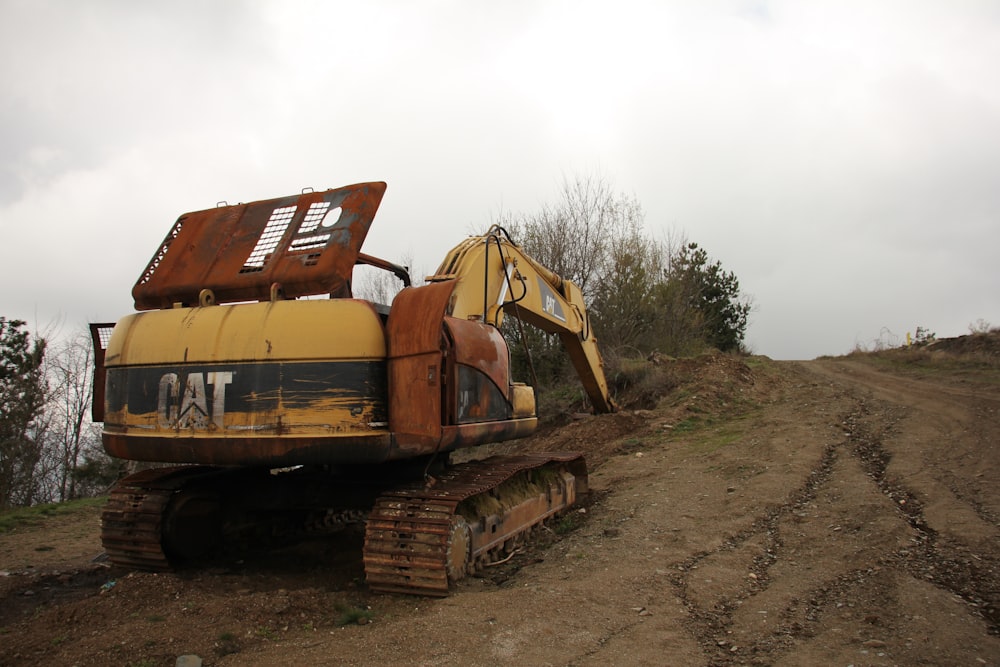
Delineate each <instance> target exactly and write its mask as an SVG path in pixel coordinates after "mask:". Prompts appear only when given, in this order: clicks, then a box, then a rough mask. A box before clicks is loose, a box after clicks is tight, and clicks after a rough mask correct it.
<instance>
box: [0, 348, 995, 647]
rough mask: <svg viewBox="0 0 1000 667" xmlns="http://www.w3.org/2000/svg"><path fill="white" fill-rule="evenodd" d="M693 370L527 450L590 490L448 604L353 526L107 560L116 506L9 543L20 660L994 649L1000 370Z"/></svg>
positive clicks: (1, 636) (8, 613) (831, 362)
mask: <svg viewBox="0 0 1000 667" xmlns="http://www.w3.org/2000/svg"><path fill="white" fill-rule="evenodd" d="M685 371H686V372H687V375H686V376H685V377H686V379H684V380H682V381H680V382H679V383H678V386H676V387H674V388H673V390H672V391H671V392H670V393H669V394H666V395H664V396H663V397H662V398H661V399H660V400H659V402H658V403H657V404H656V406H655V407H653V408H651V409H643V410H627V411H624V412H623V413H620V414H617V415H609V416H602V417H589V418H585V419H578V420H576V421H572V422H570V423H568V424H566V425H564V426H562V427H561V428H559V429H555V430H552V431H550V432H549V433H548V434H547V435H543V436H541V437H539V438H537V439H536V441H533V442H531V443H528V444H527V446H528V447H530V448H533V449H543V448H551V447H561V448H567V449H580V450H583V451H585V452H587V453H588V459H589V460H590V462H591V470H592V472H591V486H592V488H593V489H594V493H593V497H592V499H591V501H590V502H589V504H588V505H587V506H586V507H585V508H584V510H585V511H577V512H574V513H572V514H570V515H569V516H567V517H565V518H564V519H562V520H561V521H559V522H558V523H557V524H555V525H553V526H552V527H551V530H549V531H547V532H544V533H543V534H542V536H541V538H540V541H539V543H538V544H537V546H535V547H533V548H532V549H530V550H529V551H527V552H525V553H521V554H518V555H517V556H516V557H515V558H513V559H512V560H511V561H510V562H508V563H505V564H502V565H498V566H497V567H495V568H491V569H490V570H489V571H488V572H487V573H486V576H485V577H482V578H469V579H466V580H465V581H463V582H462V583H461V584H460V585H459V586H458V588H457V590H456V591H455V592H454V594H453V595H452V596H451V597H449V598H446V599H428V598H417V597H403V596H388V595H374V594H370V593H369V592H367V591H366V589H365V588H364V585H363V583H362V580H363V574H362V570H361V561H360V548H361V543H360V539H359V538H358V536H357V535H352V534H347V535H343V536H341V537H338V538H336V539H335V540H333V541H327V542H322V543H318V542H317V543H311V544H307V545H303V546H301V547H298V548H296V549H287V550H285V551H282V552H277V553H272V554H267V555H255V556H247V557H246V558H245V559H244V560H242V561H241V562H233V563H228V564H223V565H221V566H217V567H214V568H212V569H210V570H207V571H206V570H203V571H197V572H187V573H180V574H159V575H155V574H143V573H129V572H127V571H123V570H119V569H115V568H106V567H103V566H101V565H99V564H97V565H95V564H90V562H89V561H90V559H91V558H92V557H93V556H95V555H97V554H98V553H99V552H100V545H99V541H98V536H97V533H98V518H97V516H96V513H91V514H87V515H79V516H76V517H72V518H70V519H67V520H52V521H50V522H49V523H47V524H46V525H45V526H44V527H42V528H39V529H25V530H19V531H15V532H13V533H7V534H3V535H0V570H2V571H4V576H0V595H2V600H3V601H2V605H0V664H3V665H36V664H48V665H81V666H86V665H108V664H119V665H134V666H139V665H143V666H152V665H164V666H167V665H173V664H174V661H175V660H176V658H177V656H180V655H182V654H189V653H190V654H197V655H199V656H201V657H202V658H203V659H204V661H205V664H206V665H284V664H288V665H293V664H294V665H307V664H316V665H320V664H331V665H385V664H399V665H404V664H405V665H508V664H509V665H515V664H516V665H579V666H584V665H609V664H622V665H625V664H634V665H741V664H749V665H820V664H822V665H844V666H846V665H857V666H860V665H1000V456H998V453H997V445H998V443H1000V372H998V371H997V370H995V367H994V369H990V368H978V369H973V368H969V367H964V366H951V365H947V364H945V365H940V366H938V365H934V366H909V365H906V364H890V363H888V362H885V361H884V360H881V359H874V358H873V359H866V358H853V357H850V358H840V359H826V360H817V361H810V362H774V361H771V360H768V359H761V358H753V359H750V360H748V361H746V362H743V361H739V360H735V359H733V358H730V357H722V356H718V355H716V356H710V357H705V358H702V359H700V360H698V361H697V362H688V365H687V366H685ZM29 566H30V567H29ZM359 621H360V623H359Z"/></svg>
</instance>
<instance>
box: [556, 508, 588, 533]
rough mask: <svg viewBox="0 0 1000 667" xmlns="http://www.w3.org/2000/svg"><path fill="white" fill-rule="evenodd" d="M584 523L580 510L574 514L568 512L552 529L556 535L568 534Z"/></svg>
mask: <svg viewBox="0 0 1000 667" xmlns="http://www.w3.org/2000/svg"><path fill="white" fill-rule="evenodd" d="M581 525H583V519H582V518H581V516H580V514H579V513H578V512H573V513H572V514H566V515H564V516H562V517H560V518H559V520H558V521H556V524H555V525H554V526H552V531H553V532H554V533H555V534H556V535H566V534H567V533H572V532H573V531H574V530H576V529H577V528H579V527H580V526H581Z"/></svg>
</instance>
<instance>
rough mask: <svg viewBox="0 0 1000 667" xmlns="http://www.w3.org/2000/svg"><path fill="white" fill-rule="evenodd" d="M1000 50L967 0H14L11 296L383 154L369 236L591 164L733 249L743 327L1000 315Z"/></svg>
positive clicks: (445, 216) (90, 301)
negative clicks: (477, 0)
mask: <svg viewBox="0 0 1000 667" xmlns="http://www.w3.org/2000/svg"><path fill="white" fill-rule="evenodd" d="M996 62H1000V10H998V8H997V7H996V6H995V5H994V4H992V3H985V2H983V3H980V2H971V1H970V2H959V3H948V4H946V5H945V4H941V3H931V2H879V3H863V4H859V3H852V4H847V5H845V4H843V3H834V2H829V3H826V2H810V3H800V2H790V1H789V2H742V1H738V0H733V1H731V2H728V1H719V2H708V3H687V2H668V3H661V2H623V3H618V4H616V5H613V6H612V5H608V4H607V3H597V2H578V3H564V2H555V1H553V2H540V3H539V2H513V3H499V4H495V5H490V6H489V7H480V6H474V5H469V4H468V3H462V2H457V1H440V2H434V3H421V4H420V5H413V4H412V3H406V2H396V1H392V0H383V1H380V2H371V3H361V4H357V3H356V4H355V5H343V4H342V3H327V2H319V1H314V2H276V1H275V2H271V1H262V2H257V3H235V2H221V3H209V4H205V3H195V2H179V3H171V4H170V5H141V4H140V5H137V4H135V3H131V4H130V3H115V2H103V3H87V4H81V3H57V2H48V3H46V2H39V3H27V2H16V1H12V0H6V1H2V2H0V77H2V81H3V84H4V91H5V95H4V97H3V99H2V100H0V145H2V147H3V151H2V152H0V234H2V240H3V242H2V244H0V280H3V281H4V283H5V284H8V285H17V286H18V288H17V289H16V290H10V291H8V292H6V293H5V294H4V297H3V298H2V300H0V314H3V315H7V316H12V317H22V318H25V317H27V318H32V317H34V316H35V313H37V317H38V318H39V319H40V320H42V324H44V323H45V321H46V320H47V319H49V318H53V317H57V316H60V315H61V316H62V317H64V318H67V319H70V320H71V321H78V320H80V321H82V320H83V319H86V318H99V319H107V318H114V317H117V316H119V315H121V314H123V312H125V311H127V310H128V308H129V306H130V297H129V291H130V289H131V285H132V283H133V282H134V280H135V278H136V277H137V276H138V273H139V271H140V270H141V269H142V267H143V266H144V265H145V263H146V261H148V258H149V256H150V255H151V254H152V252H153V250H154V249H155V247H156V244H157V243H158V242H159V240H160V239H161V238H162V237H163V235H164V234H165V233H166V231H167V229H168V228H169V227H170V224H171V223H172V221H173V220H174V219H175V218H176V216H177V215H178V214H180V213H182V212H185V211H189V210H194V209H199V208H205V207H210V206H213V205H214V204H215V203H216V202H217V201H219V200H228V201H230V202H235V201H249V200H252V199H261V198H267V197H274V196H280V195H283V194H290V193H293V192H297V191H299V190H300V189H301V188H302V187H305V186H311V187H314V188H324V187H335V186H338V185H343V184H347V183H351V182H358V181H364V180H386V181H388V183H389V190H388V193H387V195H386V199H385V200H384V202H383V206H382V210H381V213H380V216H379V218H378V219H377V221H376V224H375V225H374V227H373V229H372V232H371V234H370V235H369V243H368V245H367V246H366V250H367V251H368V252H371V253H373V254H377V255H383V256H385V257H387V258H388V259H401V258H402V257H404V256H409V257H411V258H412V259H413V262H414V263H415V264H416V265H417V266H418V267H425V270H432V269H433V267H435V266H436V265H437V263H438V261H439V260H440V259H441V257H442V256H443V254H444V252H445V251H446V250H447V249H449V248H450V247H451V246H453V245H454V244H455V243H457V242H458V241H459V240H461V238H463V237H464V236H465V235H466V234H467V233H470V232H471V231H472V230H473V229H478V228H482V227H483V226H485V224H486V223H488V222H489V220H490V218H491V216H493V215H495V214H496V213H498V211H499V210H500V209H505V210H513V211H525V212H528V211H532V210H536V209H537V208H538V207H539V206H540V205H541V204H542V203H543V202H545V201H549V200H551V199H552V198H554V197H555V196H556V192H557V190H558V185H559V182H560V181H561V179H562V178H563V177H564V176H565V175H573V174H577V173H590V172H594V171H599V172H601V173H602V174H604V175H606V176H607V177H608V178H609V179H611V180H612V181H613V182H614V184H615V185H616V186H617V187H618V188H620V189H622V190H623V191H626V192H629V193H632V192H634V193H635V194H636V196H637V197H638V199H639V200H640V201H641V203H642V204H643V206H644V208H645V209H646V212H647V226H648V228H649V230H650V232H651V233H653V234H657V235H663V234H666V233H667V231H668V230H671V229H673V230H683V231H684V232H685V233H686V235H687V236H688V237H689V238H690V240H692V241H696V242H698V243H700V244H701V245H702V246H703V247H705V248H706V249H707V250H708V251H709V253H710V254H711V255H712V256H713V257H715V258H717V259H720V260H721V261H722V262H723V265H724V266H725V267H726V268H728V269H731V270H733V271H735V272H736V273H737V275H738V276H739V278H740V281H741V284H742V286H743V287H744V289H745V290H746V291H747V292H749V293H751V294H753V296H754V299H755V301H756V303H757V306H758V308H757V311H756V312H755V313H754V316H753V323H752V326H751V329H750V340H751V342H752V343H753V344H754V347H755V348H756V349H757V350H758V351H759V352H762V353H765V354H769V355H772V356H776V357H803V356H815V355H818V354H822V353H837V352H842V351H845V350H846V349H849V348H850V347H851V346H852V345H853V344H854V343H855V340H856V338H858V337H859V336H860V337H862V338H874V337H876V336H877V335H878V334H879V331H880V330H881V328H882V327H889V328H891V329H893V330H894V331H895V330H896V329H900V330H901V331H902V332H903V333H905V330H906V328H907V327H909V328H913V327H915V326H916V325H917V324H920V325H923V326H928V327H930V328H932V329H937V331H938V334H939V335H956V334H959V333H963V332H964V330H965V327H966V325H967V324H968V323H969V322H972V321H974V320H975V319H977V318H984V319H986V320H991V321H994V322H1000V313H997V312H996V309H997V307H998V304H997V301H996V299H995V296H994V295H995V294H996V293H997V292H998V288H1000V285H998V274H997V272H996V271H995V270H993V268H992V267H993V264H994V263H995V259H994V257H993V255H994V254H995V250H994V249H995V248H997V247H1000V225H998V224H997V217H998V215H1000V187H997V182H996V176H995V175H996V174H997V173H1000V84H998V83H997V81H998V79H997V77H996V76H995V73H994V71H993V70H994V69H995V63H996ZM991 311H992V312H991Z"/></svg>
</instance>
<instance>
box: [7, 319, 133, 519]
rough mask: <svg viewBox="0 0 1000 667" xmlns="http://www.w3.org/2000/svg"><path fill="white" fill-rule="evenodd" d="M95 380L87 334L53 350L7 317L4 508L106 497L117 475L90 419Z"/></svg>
mask: <svg viewBox="0 0 1000 667" xmlns="http://www.w3.org/2000/svg"><path fill="white" fill-rule="evenodd" d="M93 375H94V361H93V353H92V350H91V346H90V340H89V338H88V337H87V335H86V334H84V333H81V334H79V335H78V336H75V337H73V338H71V339H69V340H67V341H63V342H60V343H57V344H56V345H54V346H50V345H49V343H48V341H47V340H46V339H45V338H44V337H42V336H38V335H32V334H31V333H29V332H28V331H27V330H26V329H25V322H23V321H21V320H8V319H7V318H5V317H0V510H5V509H9V508H11V507H27V506H29V505H37V504H40V503H48V502H61V501H65V500H71V499H74V498H82V497H86V496H92V495H95V494H99V493H103V492H104V491H105V490H106V489H107V488H108V486H109V485H110V484H111V483H113V482H114V480H115V479H116V478H117V477H118V474H119V472H120V467H119V465H118V463H117V462H115V461H114V460H112V459H111V457H109V456H107V455H106V454H105V453H104V451H103V450H102V449H101V443H100V430H99V427H98V426H96V425H95V424H93V423H92V422H91V420H90V406H91V398H92V392H93Z"/></svg>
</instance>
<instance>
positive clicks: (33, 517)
mask: <svg viewBox="0 0 1000 667" xmlns="http://www.w3.org/2000/svg"><path fill="white" fill-rule="evenodd" d="M106 502H107V497H106V496H99V497H97V498H81V499H80V500H70V501H67V502H65V503H46V504H45V505H35V506H34V507H18V508H16V509H12V510H8V511H6V512H3V513H0V534H3V533H8V532H10V531H12V530H15V529H17V528H30V527H34V526H41V525H44V524H45V522H46V521H48V520H49V519H52V518H55V517H63V516H72V515H73V514H79V513H80V512H85V511H88V510H91V509H94V508H95V507H102V506H103V505H104V504H105V503H106Z"/></svg>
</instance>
